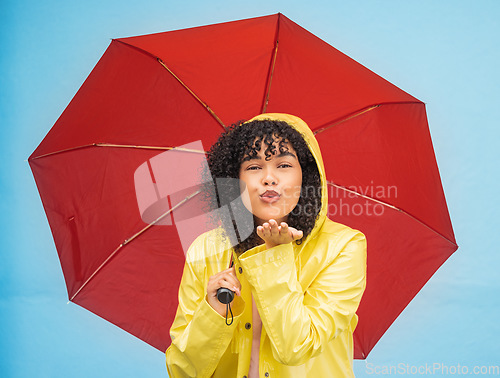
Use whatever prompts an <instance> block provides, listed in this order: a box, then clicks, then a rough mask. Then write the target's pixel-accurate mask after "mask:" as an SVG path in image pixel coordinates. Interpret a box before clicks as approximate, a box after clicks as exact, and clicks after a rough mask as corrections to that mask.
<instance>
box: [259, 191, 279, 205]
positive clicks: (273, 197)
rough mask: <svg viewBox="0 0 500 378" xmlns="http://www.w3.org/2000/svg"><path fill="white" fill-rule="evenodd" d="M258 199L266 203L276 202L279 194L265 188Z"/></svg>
mask: <svg viewBox="0 0 500 378" xmlns="http://www.w3.org/2000/svg"><path fill="white" fill-rule="evenodd" d="M259 197H260V199H261V200H262V201H264V202H267V203H272V202H276V201H278V200H279V199H280V197H281V196H280V194H279V193H278V192H276V191H274V190H266V191H265V192H264V193H262V194H261V195H260V196H259Z"/></svg>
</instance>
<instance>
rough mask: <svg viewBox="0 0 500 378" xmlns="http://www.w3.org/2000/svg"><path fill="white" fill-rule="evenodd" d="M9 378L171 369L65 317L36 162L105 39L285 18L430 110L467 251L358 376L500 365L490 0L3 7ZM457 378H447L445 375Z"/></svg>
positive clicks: (1, 274) (78, 313) (82, 319)
mask: <svg viewBox="0 0 500 378" xmlns="http://www.w3.org/2000/svg"><path fill="white" fill-rule="evenodd" d="M0 4H1V5H0V33H1V37H0V38H1V44H0V46H1V52H0V69H1V71H0V85H1V86H0V88H1V92H0V93H1V94H0V96H1V98H0V124H1V132H2V136H1V142H0V143H1V149H0V151H1V169H2V173H1V175H0V195H1V197H2V200H1V202H0V206H1V208H0V209H1V211H2V217H1V218H0V230H1V232H2V238H1V244H0V248H1V257H2V259H1V263H0V285H1V286H0V347H1V354H0V375H1V376H3V377H67V376H71V377H162V376H165V377H166V376H167V373H166V369H165V364H164V356H163V354H162V353H160V352H158V351H157V350H156V349H154V348H152V347H150V346H149V345H147V344H145V343H143V342H142V341H140V340H138V339H136V338H134V337H133V336H130V335H129V334H127V333H125V332H124V331H122V330H120V329H119V328H117V327H115V326H114V325H111V324H109V323H107V322H106V321H104V320H102V319H100V318H98V317H97V316H95V315H93V314H91V313H90V312H88V311H86V310H84V309H82V308H80V307H79V306H77V305H75V304H73V303H70V304H67V303H66V302H67V295H66V289H65V284H64V280H63V276H62V272H61V268H60V265H59V261H58V258H57V253H56V250H55V247H54V243H53V240H52V236H51V233H50V230H49V227H48V223H47V220H46V217H45V213H44V211H43V208H42V205H41V201H40V198H39V196H38V192H37V190H36V186H35V183H34V180H33V177H32V175H31V172H30V170H29V167H28V163H27V162H26V159H27V157H28V156H29V155H30V154H31V152H32V151H33V150H34V149H35V148H36V146H37V145H38V144H39V143H40V141H41V140H42V138H43V137H44V136H45V134H46V133H47V132H48V130H49V129H50V128H51V126H52V125H53V124H54V122H55V121H56V120H57V118H58V117H59V115H60V114H61V112H62V111H63V110H64V108H65V107H66V105H67V104H68V103H69V101H70V100H71V98H72V97H73V96H74V94H75V93H76V91H77V90H78V88H79V87H80V85H81V84H82V83H83V81H84V80H85V78H86V77H87V75H88V74H89V73H90V71H91V70H92V68H93V67H94V65H95V64H96V63H97V61H98V59H99V58H100V56H101V55H102V54H103V53H104V51H105V49H106V48H107V46H108V45H109V43H110V39H111V38H119V37H127V36H132V35H140V34H147V33H153V32H161V31H167V30H174V29H181V28H186V27H192V26H199V25H204V24H211V23H217V22H224V21H231V20H237V19H242V18H248V17H255V16H262V15H267V14H272V13H277V12H282V13H284V14H285V15H286V16H287V17H289V18H290V19H292V20H293V21H295V22H297V23H298V24H299V25H301V26H303V27H304V28H306V29H308V30H309V31H311V32H312V33H314V34H316V35H317V36H319V37H320V38H322V39H324V40H326V41H327V42H328V43H330V44H331V45H333V46H334V47H336V48H338V49H339V50H341V51H343V52H344V53H346V54H347V55H349V56H351V57H352V58H354V59H356V60H357V61H359V62H360V63H362V64H363V65H365V66H367V67H368V68H370V69H371V70H373V71H375V72H376V73H378V74H379V75H381V76H382V77H384V78H386V79H388V80H389V81H391V82H392V83H394V84H396V85H397V86H399V87H400V88H402V89H403V90H405V91H407V92H408V93H410V94H412V95H414V96H415V97H417V98H419V99H420V100H422V101H424V102H425V103H426V104H427V111H428V116H429V124H430V130H431V135H432V138H433V143H434V148H435V153H436V157H437V161H438V165H439V169H440V172H441V178H442V181H443V187H444V190H445V194H446V198H447V202H448V206H449V210H450V215H451V219H452V223H453V226H454V230H455V234H456V238H457V242H458V244H459V245H460V249H459V250H458V251H457V252H456V253H455V254H454V255H453V256H452V257H451V258H450V259H449V260H448V261H447V262H446V263H445V264H444V265H443V266H442V268H441V269H440V270H439V271H438V272H437V273H436V274H435V275H434V276H433V277H432V279H431V280H430V281H429V283H428V284H427V285H426V286H425V287H424V288H423V289H422V291H421V292H420V293H419V294H418V295H417V297H416V298H415V299H414V300H413V302H412V303H411V304H410V305H409V306H408V307H407V308H406V309H405V310H404V312H403V313H402V314H401V316H400V317H399V318H398V319H397V321H396V322H395V323H394V324H393V325H392V327H391V328H390V329H389V330H388V331H387V333H386V334H385V335H384V336H383V338H382V339H381V340H380V342H379V343H378V344H377V345H376V346H375V348H374V350H373V351H372V352H371V354H370V355H369V357H368V359H367V360H366V361H355V364H354V369H355V373H356V375H357V376H358V377H364V376H373V375H377V374H376V373H382V372H383V369H384V368H389V367H390V366H392V367H399V368H400V369H402V370H398V372H399V373H404V372H405V369H407V370H406V374H411V373H412V372H416V370H415V369H417V368H421V367H425V366H426V365H427V366H429V365H431V366H432V367H434V366H435V365H433V364H434V363H436V364H440V365H438V366H440V367H443V368H446V367H448V368H450V369H452V368H453V367H454V366H455V367H456V366H457V365H460V366H467V368H468V369H469V372H471V370H472V368H473V367H474V366H476V365H477V366H483V365H485V366H489V365H499V362H500V358H499V357H500V352H499V351H498V339H499V336H500V325H499V323H498V320H497V319H498V318H499V308H500V295H499V293H500V290H499V289H500V279H499V273H498V272H499V265H500V264H499V262H500V261H499V254H498V247H497V244H498V242H497V239H496V236H498V229H497V228H498V226H499V222H498V220H497V213H498V210H499V205H498V202H499V201H498V199H497V192H498V189H497V186H498V183H499V177H498V171H499V170H498V167H497V164H498V163H499V162H500V159H499V152H498V151H499V147H500V146H499V143H498V141H499V135H500V132H499V127H498V115H497V110H498V103H499V96H498V89H499V88H500V80H499V70H498V61H499V58H500V54H499V48H498V46H499V45H498V40H499V37H500V27H499V21H498V20H499V19H500V2H497V1H476V2H473V1H457V0H454V1H445V0H442V1H421V0H419V1H416V0H409V1H401V0H397V1H394V0H385V1H375V0H374V1H359V0H358V1H355V2H348V1H345V0H343V1H308V2H303V1H296V2H295V1H274V2H272V1H260V0H259V1H252V2H250V1H244V2H243V1H237V0H233V1H223V0H213V1H210V2H201V1H200V2H194V1H185V2H181V1H156V0H155V1H139V2H138V1H133V2H132V1H124V0H120V1H116V0H110V1H102V0H101V1H95V0H89V1H80V2H76V1H67V0H66V1H54V0H47V1H43V2H42V1H27V0H2V1H1V3H0ZM449 371H450V372H451V371H452V370H449ZM450 375H451V373H450Z"/></svg>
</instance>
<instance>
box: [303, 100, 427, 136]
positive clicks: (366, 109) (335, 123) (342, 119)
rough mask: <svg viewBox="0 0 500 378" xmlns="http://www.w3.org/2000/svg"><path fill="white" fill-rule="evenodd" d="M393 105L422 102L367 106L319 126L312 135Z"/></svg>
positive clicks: (412, 102)
mask: <svg viewBox="0 0 500 378" xmlns="http://www.w3.org/2000/svg"><path fill="white" fill-rule="evenodd" d="M395 104H422V102H420V101H401V102H384V103H380V104H375V105H370V106H367V107H365V108H363V109H361V110H359V111H357V112H353V113H351V114H349V115H347V116H346V117H344V118H340V119H339V120H337V121H334V122H333V123H332V124H328V123H326V126H320V127H319V128H318V129H316V130H314V131H313V133H314V135H317V134H319V133H322V132H323V131H326V130H328V129H330V128H332V127H334V126H337V125H340V124H341V123H344V122H346V121H349V120H351V119H353V118H356V117H358V116H360V115H363V114H365V113H367V112H369V111H370V110H373V109H376V108H378V107H380V106H382V105H395Z"/></svg>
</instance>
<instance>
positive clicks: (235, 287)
mask: <svg viewBox="0 0 500 378" xmlns="http://www.w3.org/2000/svg"><path fill="white" fill-rule="evenodd" d="M221 287H225V288H226V289H229V290H232V291H234V293H235V294H236V295H241V284H240V281H239V280H238V278H237V277H236V270H235V269H234V266H233V267H231V268H229V269H226V270H223V271H222V272H219V273H217V274H214V275H213V276H211V277H210V278H209V279H208V284H207V302H208V304H209V305H210V306H212V308H213V309H214V310H215V311H217V312H218V313H219V314H220V315H221V316H226V305H225V304H224V303H221V302H219V300H218V299H217V290H219V288H221Z"/></svg>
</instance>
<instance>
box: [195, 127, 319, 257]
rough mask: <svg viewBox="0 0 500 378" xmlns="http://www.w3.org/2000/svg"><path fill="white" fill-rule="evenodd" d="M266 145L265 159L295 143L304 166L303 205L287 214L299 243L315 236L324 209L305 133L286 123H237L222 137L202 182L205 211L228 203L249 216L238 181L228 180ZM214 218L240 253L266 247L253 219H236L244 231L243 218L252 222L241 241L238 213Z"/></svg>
mask: <svg viewBox="0 0 500 378" xmlns="http://www.w3.org/2000/svg"><path fill="white" fill-rule="evenodd" d="M262 144H264V145H266V149H265V151H264V154H265V156H266V160H269V159H270V158H271V156H272V155H275V154H277V153H281V152H284V151H287V150H288V144H291V146H292V147H293V149H294V150H295V152H296V153H297V158H298V160H299V163H300V166H301V168H302V187H301V194H300V198H299V201H298V203H297V205H296V206H295V208H294V209H293V210H292V211H291V212H290V214H288V218H287V223H288V225H289V226H291V227H294V228H296V229H298V230H302V231H303V236H302V238H301V239H300V240H297V241H296V243H297V244H300V243H302V241H303V240H304V239H305V238H306V237H307V236H308V235H309V234H310V233H311V231H312V229H313V228H314V224H315V223H316V219H317V217H318V214H319V212H320V210H321V176H320V174H319V171H318V167H317V164H316V161H315V159H314V157H313V156H312V154H311V151H310V150H309V147H308V146H307V143H306V142H305V141H304V138H303V137H302V135H301V134H300V133H299V132H298V131H297V130H295V129H294V128H293V127H291V126H290V125H289V124H288V123H286V122H284V121H275V120H255V121H251V122H247V123H243V122H239V123H237V124H234V125H232V126H231V127H230V128H229V129H228V130H227V131H226V132H224V133H222V134H221V135H220V137H219V139H218V140H217V142H215V143H214V145H213V146H212V147H211V148H210V150H209V152H208V157H207V161H208V167H209V170H210V172H204V176H205V177H204V178H205V179H204V182H206V183H207V184H205V185H204V187H203V191H202V193H203V197H204V200H205V203H206V204H207V209H206V210H207V212H212V211H213V210H215V209H219V208H221V207H224V206H228V205H229V207H228V208H231V206H232V209H233V213H234V212H240V211H241V212H246V213H247V214H248V213H249V212H248V210H247V209H246V208H245V206H244V205H243V203H242V201H241V193H240V186H239V184H238V180H224V179H238V178H239V172H240V167H241V164H242V162H243V161H245V160H248V159H250V158H251V157H253V156H256V155H258V153H259V151H260V149H261V147H262ZM277 149H278V150H279V151H277ZM210 176H211V177H210ZM221 179H222V180H221ZM214 182H215V188H214ZM212 214H215V215H216V217H215V219H212V221H214V223H216V224H219V225H221V226H222V227H223V228H224V230H225V234H226V236H227V237H229V238H230V241H231V245H232V246H234V247H233V248H234V250H235V252H236V253H238V254H240V253H243V252H245V251H246V250H248V249H250V248H253V247H255V246H257V245H259V244H262V242H263V241H262V239H261V238H260V237H259V236H258V235H257V233H256V228H255V225H254V223H253V216H249V217H248V216H247V217H238V219H239V223H238V226H239V229H240V230H241V226H242V223H241V222H242V219H247V220H248V219H251V220H252V224H246V225H245V227H249V229H250V230H251V231H250V235H249V236H248V237H241V236H242V235H240V234H237V235H236V232H232V231H235V230H239V229H238V227H236V222H235V216H234V215H233V216H231V214H230V212H217V213H216V212H212ZM247 223H248V221H247ZM242 239H243V240H242Z"/></svg>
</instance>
